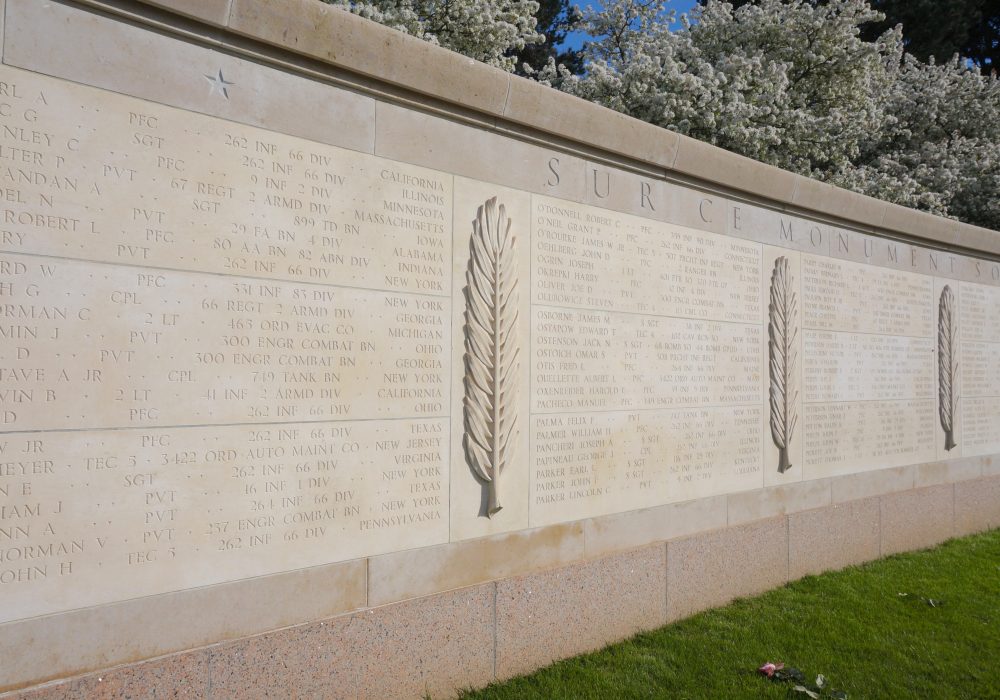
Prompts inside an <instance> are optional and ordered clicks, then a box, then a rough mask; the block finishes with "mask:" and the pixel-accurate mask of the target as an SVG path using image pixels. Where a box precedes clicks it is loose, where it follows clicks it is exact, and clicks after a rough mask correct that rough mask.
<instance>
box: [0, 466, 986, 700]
mask: <svg viewBox="0 0 1000 700" xmlns="http://www.w3.org/2000/svg"><path fill="white" fill-rule="evenodd" d="M998 504H1000V476H987V477H979V478H975V479H970V480H966V481H960V482H956V483H954V484H947V485H941V486H934V487H927V488H921V489H911V490H908V491H903V492H895V493H888V494H884V495H881V496H876V497H868V498H863V499H857V500H853V501H848V502H843V503H836V504H832V505H827V506H823V507H820V508H813V509H809V510H799V511H797V512H791V513H788V514H786V515H781V516H775V517H769V518H765V519H763V520H756V521H753V522H747V523H742V524H739V525H734V526H728V527H722V528H719V529H717V530H712V531H708V532H702V533H700V534H695V535H687V536H683V537H678V538H675V539H670V540H667V541H661V542H658V543H655V544H649V545H646V546H644V547H640V548H638V549H629V550H625V551H618V552H615V553H610V554H608V553H605V554H603V555H601V556H599V557H596V558H590V559H584V560H581V561H578V562H574V563H570V564H565V565H561V566H558V567H556V568H548V569H544V570H540V571H537V572H534V573H528V574H521V575H517V576H511V577H508V578H501V579H499V580H494V581H490V582H487V583H483V584H479V585H474V586H470V587H464V588H458V589H456V590H452V591H446V592H443V593H436V594H433V595H427V596H423V597H419V598H413V599H411V600H407V601H404V602H401V603H392V604H388V605H382V606H381V607H374V608H369V609H367V610H361V611H358V612H353V613H348V614H344V615H340V616H337V617H332V618H327V619H323V620H319V621H315V622H308V623H305V624H300V625H295V626H292V627H286V628H283V629H279V630H274V631H271V632H265V633H263V634H258V635H253V636H249V637H245V638H242V639H237V640H233V641H228V642H223V643H220V644H215V645H211V646H206V647H200V648H197V649H192V650H188V651H183V652H180V653H176V654H171V655H168V656H163V657H159V658H155V659H150V660H148V661H142V662H137V663H129V664H125V665H120V666H116V667H114V668H110V669H105V670H101V671H98V672H94V673H88V674H84V675H81V676H77V677H75V678H70V679H67V680H62V681H56V682H52V683H47V684H44V685H41V686H36V687H35V688H31V689H26V690H21V691H13V692H9V693H5V694H0V698H2V700H13V699H14V698H18V699H22V698H23V699H24V700H29V699H30V700H50V699H51V700H55V699H60V700H62V699H70V698H74V699H75V698H126V697H191V698H202V697H204V698H231V697H241V698H265V697H297V698H341V697H344V698H348V697H350V698H357V697H365V698H367V697H370V698H389V697H399V698H420V697H424V696H425V695H430V696H431V697H449V696H453V695H454V694H455V693H456V692H457V691H458V690H461V689H462V688H469V687H477V686H483V685H486V684H488V683H490V682H492V681H493V680H503V679H505V678H510V677H513V676H516V675H519V674H522V673H528V672H530V671H532V670H534V669H536V668H540V667H542V666H545V665H547V664H549V663H551V662H553V661H556V660H558V659H561V658H566V657H569V656H574V655H576V654H580V653H584V652H587V651H591V650H594V649H597V648H600V647H601V646H604V645H606V644H609V643H613V642H615V641H618V640H621V639H624V638H626V637H628V636H630V635H632V634H634V633H636V632H640V631H643V630H648V629H655V628H657V627H659V626H661V625H663V624H664V623H667V622H671V621H675V620H678V619H681V618H684V617H688V616H690V615H693V614H695V613H697V612H700V611H702V610H705V609H708V608H712V607H716V606H719V605H723V604H725V603H727V602H729V601H731V600H733V599H735V598H739V597H745V596H751V595H755V594H758V593H761V592H763V591H766V590H768V589H771V588H775V587H777V586H780V585H782V584H784V583H785V582H787V581H791V580H795V579H798V578H800V577H802V576H806V575H810V574H817V573H821V572H823V571H828V570H835V569H839V568H843V567H845V566H850V565H854V564H860V563H863V562H866V561H870V560H873V559H876V558H878V557H879V556H880V555H881V556H885V555H888V554H891V553H894V552H903V551H908V550H914V549H921V548H925V547H930V546H933V545H935V544H938V543H940V542H942V541H943V540H945V539H948V538H949V537H952V536H960V535H966V534H971V533H974V532H980V531H984V530H988V529H991V528H995V527H997V526H1000V505H998ZM646 517H647V518H648V517H650V516H649V515H648V514H647V515H646ZM603 542H604V544H605V545H606V544H607V540H606V538H605V539H604V540H603Z"/></svg>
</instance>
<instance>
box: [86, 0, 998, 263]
mask: <svg viewBox="0 0 1000 700" xmlns="http://www.w3.org/2000/svg"><path fill="white" fill-rule="evenodd" d="M136 1H137V2H142V3H145V4H147V5H150V6H154V7H156V8H159V9H161V10H166V11H168V12H171V13H175V14H178V15H182V16H184V17H186V18H189V19H193V20H196V21H198V22H200V23H204V24H205V25H208V26H209V27H212V28H215V29H216V30H222V32H223V38H222V42H223V43H226V37H225V35H226V34H228V35H230V36H231V35H238V36H239V37H244V38H247V39H251V40H253V41H256V42H261V43H263V44H266V45H269V46H273V47H277V48H279V49H281V50H284V51H288V52H291V53H293V54H297V55H299V56H303V57H306V58H308V59H311V60H313V61H318V62H320V63H322V64H326V65H328V66H334V67H336V68H338V69H342V70H345V71H348V72H350V73H352V74H356V75H358V76H362V77H364V78H368V79H373V80H374V81H376V82H377V83H381V84H382V85H383V86H386V85H388V86H392V87H393V88H397V89H403V90H405V91H407V92H408V93H411V94H416V95H417V96H420V97H424V98H427V99H430V100H433V101H440V102H443V103H445V104H446V105H450V106H452V107H454V108H456V109H457V110H459V111H462V112H465V113H466V114H464V115H462V116H464V118H469V115H470V114H471V115H473V117H472V118H476V117H478V118H479V119H480V120H481V119H483V118H485V119H486V123H487V125H489V126H492V127H493V128H496V129H505V128H506V129H507V130H508V131H509V129H511V128H514V129H518V128H520V129H521V130H527V131H528V132H529V134H528V135H531V136H535V137H536V138H537V137H538V136H541V137H542V138H543V139H545V138H553V137H555V138H558V139H564V140H566V141H568V142H570V143H571V144H574V145H576V146H578V147H582V148H584V149H585V150H590V151H596V152H598V153H600V154H603V155H605V156H606V157H609V158H610V159H611V160H616V161H621V160H623V159H624V160H625V161H626V162H631V163H632V164H634V165H637V166H639V167H644V168H650V167H652V168H653V169H654V170H655V171H656V172H658V173H659V174H661V175H662V176H663V177H665V178H679V179H680V180H682V181H687V182H694V183H697V184H702V185H707V186H713V187H721V188H722V189H723V190H729V191H731V192H735V193H740V194H742V195H745V196H748V197H751V198H759V199H762V200H766V201H767V202H770V203H772V204H774V205H777V206H779V207H780V208H785V209H789V210H792V211H802V212H815V213H818V214H821V215H825V216H829V217H834V218H836V219H839V220H842V221H844V222H847V223H850V224H853V225H855V226H858V227H860V228H862V229H864V230H867V231H871V232H875V233H883V234H885V233H888V234H889V235H901V236H904V237H907V238H915V239H922V240H924V241H930V242H936V243H940V244H944V245H947V246H953V247H956V248H961V249H964V250H967V251H980V252H982V253H986V254H988V255H989V256H991V257H992V256H1000V234H998V233H997V232H995V231H991V230H989V229H984V228H981V227H978V226H972V225H969V224H964V223H961V222H958V221H954V220H951V219H945V218H942V217H938V216H934V215H931V214H927V213H925V212H921V211H917V210H914V209H909V208H907V207H903V206H899V205H896V204H891V203H889V202H883V201H881V200H878V199H874V198H872V197H868V196H865V195H862V194H858V193H855V192H851V191H848V190H845V189H842V188H839V187H835V186H833V185H829V184H826V183H822V182H819V181H816V180H813V179H811V178H808V177H805V176H802V175H797V174H794V173H791V172H788V171H785V170H781V169H780V168H776V167H774V166H771V165H766V164H763V163H760V162H757V161H755V160H752V159H750V158H746V157H744V156H741V155H737V154H735V153H731V152H729V151H726V150H723V149H721V148H718V147H716V146H712V145H710V144H706V143H703V142H701V141H697V140H695V139H692V138H689V137H686V136H683V135H680V134H677V133H674V132H671V131H668V130H666V129H663V128H661V127H657V126H653V125H651V124H648V123H646V122H643V121H640V120H638V119H634V118H632V117H628V116H625V115H623V114H620V113H618V112H615V111H613V110H610V109H608V108H605V107H601V106H599V105H596V104H594V103H591V102H587V101H586V100H582V99H580V98H577V97H573V96H571V95H567V94H565V93H562V92H559V91H557V90H553V89H551V88H548V87H545V86H543V85H540V84H538V83H536V82H534V81H531V80H528V79H525V78H522V77H519V76H516V75H512V74H510V73H507V72H505V71H502V70H500V69H497V68H493V67H491V66H487V65H485V64H483V63H479V62H477V61H475V60H473V59H470V58H467V57H465V56H462V55H460V54H457V53H454V52H451V51H448V50H447V49H443V48H441V47H438V46H434V45H432V44H429V43H427V42H425V41H421V40H419V39H416V38H414V37H411V36H408V35H406V34H403V33H401V32H397V31H395V30H392V29H389V28H388V27H384V26H382V25H379V24H377V23H375V22H372V21H370V20H367V19H364V18H361V17H358V16H356V15H352V14H350V13H348V12H345V11H343V10H339V9H337V8H334V7H331V6H329V5H326V4H324V3H322V2H319V1H318V0H282V1H281V2H278V1H277V0H136ZM81 2H84V3H86V4H89V5H94V6H99V7H103V8H105V9H111V10H112V11H114V10H119V11H120V10H121V8H122V6H123V5H125V6H126V7H127V5H128V3H127V2H123V1H116V0H81ZM375 89H376V90H378V87H377V86H376V88H375Z"/></svg>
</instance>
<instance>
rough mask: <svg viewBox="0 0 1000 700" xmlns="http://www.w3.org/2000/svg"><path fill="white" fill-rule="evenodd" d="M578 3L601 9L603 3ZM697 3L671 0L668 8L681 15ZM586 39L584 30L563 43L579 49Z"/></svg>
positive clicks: (578, 2) (583, 0)
mask: <svg viewBox="0 0 1000 700" xmlns="http://www.w3.org/2000/svg"><path fill="white" fill-rule="evenodd" d="M577 4H578V5H580V7H587V5H590V6H592V7H594V8H595V9H599V8H600V7H601V3H600V2H599V1H598V0H589V2H588V0H577ZM697 4H698V0H669V4H668V5H667V8H668V9H671V10H674V11H676V12H677V16H678V17H680V16H681V15H682V14H684V13H685V12H690V11H691V8H692V7H694V6H695V5H697ZM677 26H680V23H679V22H678V23H677ZM586 40H587V35H586V34H584V33H583V32H573V33H572V34H570V35H569V36H567V37H566V41H565V42H563V45H564V46H568V47H569V48H572V49H578V48H580V45H581V44H582V43H583V42H584V41H586Z"/></svg>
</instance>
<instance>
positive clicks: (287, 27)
mask: <svg viewBox="0 0 1000 700" xmlns="http://www.w3.org/2000/svg"><path fill="white" fill-rule="evenodd" d="M0 8H2V10H3V15H2V16H3V33H2V38H3V47H2V48H3V65H2V67H0V130H2V131H0V233H2V236H0V294H2V296H3V297H4V300H3V302H2V303H0V335H2V337H3V341H4V342H3V343H2V345H0V354H2V358H3V362H2V363H0V421H2V422H0V433H2V435H0V455H3V457H4V458H5V459H4V460H2V461H0V600H2V601H3V603H2V605H0V658H4V659H5V662H4V663H3V664H0V690H5V689H6V690H13V689H18V688H23V687H28V686H33V685H37V684H39V683H43V682H46V681H55V683H54V684H50V685H46V686H42V687H41V688H40V689H39V690H37V691H36V692H38V693H41V694H52V695H59V694H61V693H62V694H65V693H70V692H91V691H92V690H94V689H95V688H104V689H105V690H103V691H101V692H112V691H113V690H114V689H118V690H122V692H126V691H127V692H132V693H133V694H135V693H137V692H139V693H141V689H142V688H146V687H152V685H156V686H157V687H159V688H167V687H176V688H180V689H186V691H189V692H195V693H198V694H204V695H209V694H214V695H216V696H219V697H226V696H230V697H231V696H232V695H233V694H237V695H241V696H242V695H247V694H253V693H256V692H263V691H261V689H262V688H271V689H272V690H273V692H276V693H283V692H297V693H298V692H302V693H309V692H313V693H317V694H321V695H323V696H324V697H331V696H336V695H338V694H343V695H345V696H350V697H354V696H356V695H358V694H359V693H360V694H364V693H366V692H367V693H371V694H372V695H373V696H377V697H385V696H386V695H387V694H389V695H401V696H405V695H408V694H415V695H418V696H419V695H420V694H422V693H423V692H424V691H425V690H429V691H431V692H433V693H435V694H447V693H449V692H451V691H452V690H453V689H455V688H457V687H461V686H464V685H469V684H482V683H486V682H489V681H490V680H491V679H493V678H496V677H500V678H503V677H507V676H510V675H512V674H515V673H520V672H524V671H527V670H530V669H532V668H535V667H537V666H538V665H540V664H544V663H546V662H547V661H549V660H551V659H553V658H558V657H560V656H562V655H565V654H571V653H576V652H579V651H583V650H586V649H589V648H593V647H595V646H599V645H601V644H603V643H606V642H608V641H612V640H614V639H617V638H621V637H623V636H627V635H628V634H631V633H632V632H634V631H636V630H638V629H643V628H649V627H653V626H656V625H659V624H662V623H664V622H666V621H668V620H672V619H677V618H679V617H683V616H684V615H687V614H690V613H692V612H694V611H697V610H699V609H702V608H704V607H706V606H711V605H716V604H720V603H722V602H725V601H726V600H729V599H731V598H732V597H734V596H737V595H743V594H749V593H753V592H757V591H760V590H765V589H766V588H769V587H772V586H775V585H779V584H780V583H782V582H784V581H786V580H790V579H794V578H797V577H799V576H801V575H804V574H807V573H814V572H818V571H822V570H824V569H827V568H836V567H840V566H845V565H847V564H850V563H855V562H859V561H865V560H868V559H872V558H875V557H878V556H881V555H884V554H887V553H891V552H895V551H903V550H906V549H912V548H915V547H920V546H925V545H928V544H932V543H934V542H938V541H940V540H941V539H943V538H946V537H949V536H952V535H955V534H963V533H967V532H973V531H976V530H979V529H984V528H987V527H991V526H994V527H995V526H997V525H998V523H1000V468H998V467H997V466H996V465H995V463H994V455H996V454H997V453H1000V400H998V397H1000V236H998V235H997V234H996V233H995V232H992V231H987V230H983V229H978V228H975V227H972V226H968V225H964V224H961V223H958V222H954V221H950V220H945V219H940V218H936V217H933V216H929V215H925V214H921V213H917V212H914V211H911V210H907V209H903V208H901V207H898V206H895V205H890V204H886V203H884V202H879V201H877V200H873V199H870V198H867V197H863V196H861V195H857V194H853V193H850V192H846V191H843V190H839V189H837V188H834V187H831V186H828V185H824V184H821V183H817V182H814V181H811V180H808V179H805V178H802V177H799V176H796V175H793V174H790V173H787V172H784V171H781V170H777V169H775V168H771V167H769V166H764V165H761V164H758V163H755V162H753V161H750V160H747V159H745V158H742V157H740V156H736V155H733V154H730V153H727V152H724V151H721V150H719V149H716V148H713V147H711V146H707V145H705V144H701V143H699V142H696V141H693V140H690V139H687V138H684V137H680V136H678V135H676V134H672V133H670V132H667V131H664V130H661V129H658V128H655V127H652V126H650V125H647V124H644V123H641V122H637V121H635V120H632V119H629V118H627V117H624V116H622V115H619V114H616V113H613V112H610V111H608V110H605V109H603V108H600V107H597V106H595V105H592V104H588V103H584V102H582V101H579V100H577V99H575V98H571V97H568V96H566V95H563V94H560V93H557V92H555V91H552V90H549V89H547V88H543V87H540V86H538V85H537V84H534V83H531V82H529V81H526V80H523V79H520V78H517V77H513V76H510V75H508V74H506V73H503V72H501V71H498V70H495V69H492V68H489V67H487V66H484V65H481V64H477V63H475V62H473V61H470V60H469V59H466V58H464V57H461V56H458V55H455V54H451V53H449V52H447V51H444V50H441V49H438V48H436V47H432V46H430V45H427V44H424V43H422V42H419V41H416V40H413V39H411V38H409V37H406V36H403V35H400V34H397V33H395V32H392V31H390V30H387V29H385V28H383V27H380V26H377V25H374V24H372V23H369V22H367V21H365V20H361V19H359V18H357V17H354V16H351V15H348V14H345V13H342V12H339V11H336V10H333V9H331V8H329V7H327V6H324V5H322V4H320V3H318V2H315V1H314V0H295V1H293V2H289V1H284V2H281V3H277V2H273V1H272V2H269V1H267V0H211V1H197V2H196V1H193V0H158V1H157V2H137V1H131V0H78V1H75V2H72V1H69V0H66V1H58V2H56V1H51V2H49V1H46V2H40V1H37V0H0ZM404 601H405V602H404ZM286 628H287V629H286ZM275 630H278V631H275ZM262 633H263V634H262ZM254 635H261V636H254ZM317 639H321V640H322V644H321V645H320V646H321V647H322V648H323V649H325V651H324V652H323V654H326V655H327V656H323V657H322V658H321V657H317V655H316V654H317V652H316V651H315V649H316V644H315V643H314V642H315V641H316V640H317ZM220 644H221V646H220ZM213 645H215V646H213ZM164 655H166V656H164ZM158 657H163V658H158ZM145 659H157V660H153V661H145V662H142V661H143V660H145ZM263 659H272V660H273V659H278V660H280V664H281V665H280V667H279V666H269V665H268V663H266V662H265V661H263ZM138 662H142V663H138ZM123 664H124V665H123ZM122 665H123V666H122ZM115 666H121V668H119V669H118V670H117V671H112V672H110V673H109V672H108V671H107V669H108V668H110V667H115ZM93 671H99V673H96V674H93V675H87V674H88V672H93ZM81 674H82V675H81ZM66 678H70V680H68V681H67V680H61V679H66ZM106 682H107V683H111V685H105V686H100V684H103V683H106ZM116 684H117V685H116ZM144 684H145V685H144ZM108 688H111V689H112V690H107V689H108ZM88 689H89V690H88Z"/></svg>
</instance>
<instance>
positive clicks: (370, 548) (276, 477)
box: [0, 419, 448, 622]
mask: <svg viewBox="0 0 1000 700" xmlns="http://www.w3.org/2000/svg"><path fill="white" fill-rule="evenodd" d="M447 431H448V428H447V421H446V420H444V419H423V420H421V419H408V420H388V421H386V420H369V421H340V422H332V423H331V422H321V423H285V424H282V425H264V426H253V425H231V426H223V425H213V426H207V427H171V428H149V429H125V430H110V431H108V430H84V431H75V430H74V431H67V432H56V431H48V432H42V433H38V432H31V433H5V434H4V435H3V436H2V437H0V454H2V461H0V496H2V501H0V503H2V506H0V512H2V515H3V518H2V520H0V587H2V588H0V589H2V590H3V595H4V605H3V606H2V607H0V622H6V621H8V620H12V619H18V618H22V617H30V616H32V615H40V614H44V613H48V612H53V611H56V610H66V609H69V608H76V607H81V606H86V605H93V604H96V603H105V602H110V601H113V600H119V599H123V598H131V597H135V596H139V595H150V594H154V593H162V592H164V591H168V590H174V589H177V588H189V587H194V586H203V585H207V584H211V583H218V582H220V581H230V580H234V579H239V578H245V577H249V576H258V575H261V574H265V573H271V572H274V571H282V570H288V569H295V568H300V567H305V566H313V565H316V564H321V563H325V562H329V561H336V560H340V559H350V558H353V557H358V556H363V555H367V554H372V553H375V552H386V551H392V550H396V549H400V548H405V547H415V546H421V545H425V544H431V543H434V542H444V541H446V540H447V536H448V533H447V528H448V526H447V523H448V519H447V510H446V508H445V500H444V499H445V496H444V494H446V493H447V463H446V455H447V444H446V438H447Z"/></svg>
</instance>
